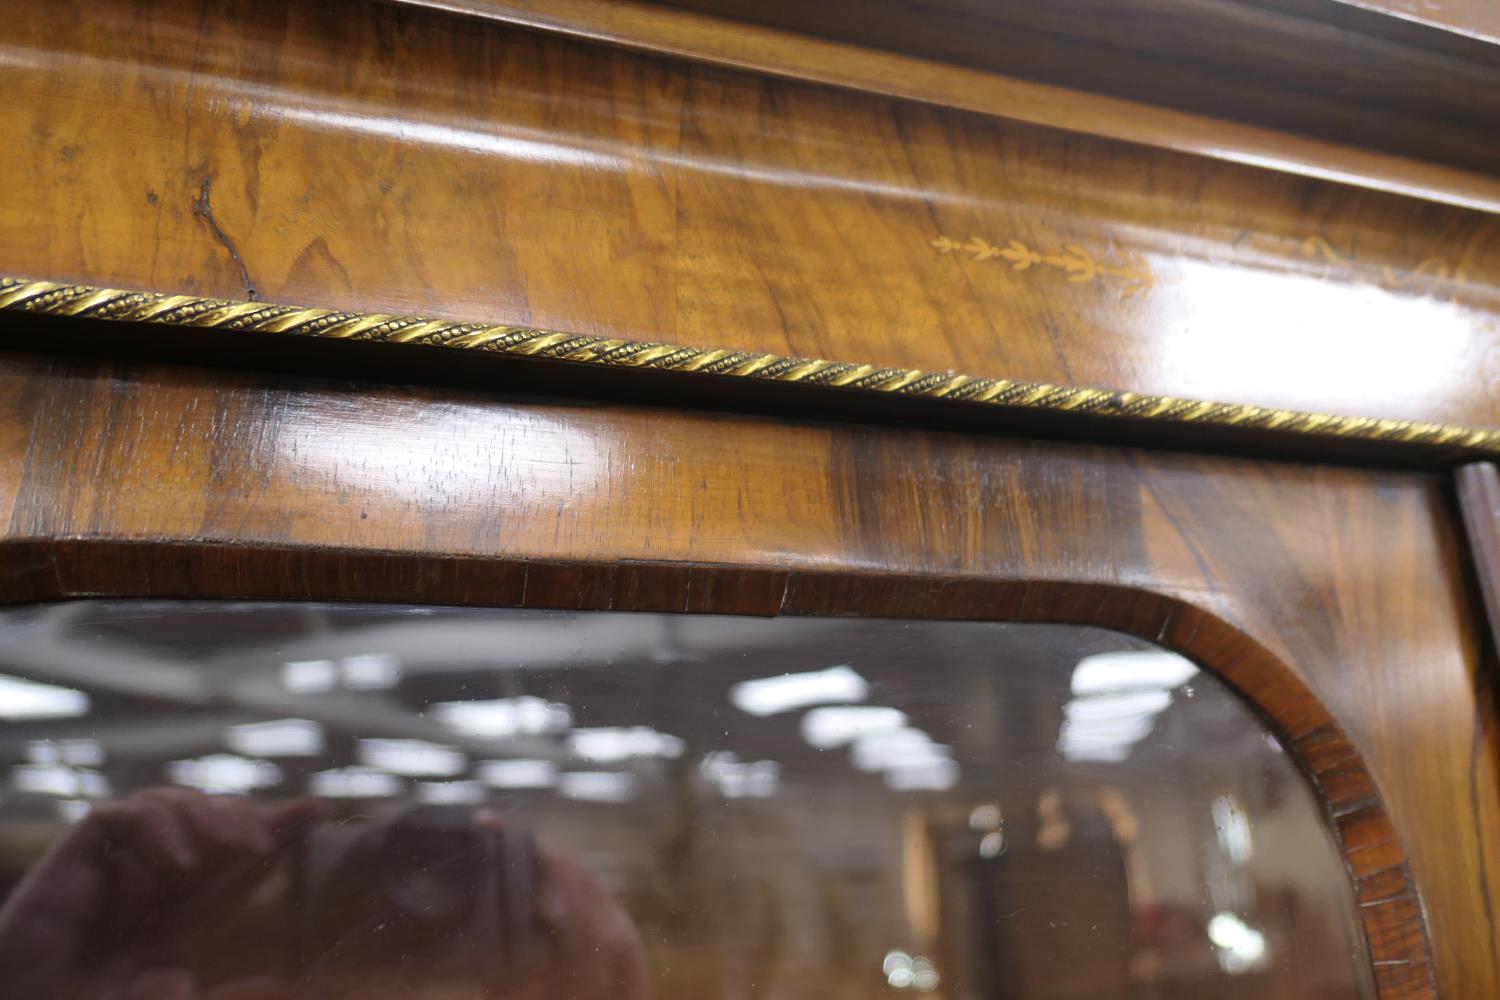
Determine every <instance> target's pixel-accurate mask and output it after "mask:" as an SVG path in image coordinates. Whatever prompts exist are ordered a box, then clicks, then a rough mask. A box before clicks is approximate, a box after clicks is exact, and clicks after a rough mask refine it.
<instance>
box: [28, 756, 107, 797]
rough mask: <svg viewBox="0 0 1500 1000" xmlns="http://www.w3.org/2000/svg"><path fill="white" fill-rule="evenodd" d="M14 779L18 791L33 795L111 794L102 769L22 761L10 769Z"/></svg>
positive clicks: (86, 795) (105, 795)
mask: <svg viewBox="0 0 1500 1000" xmlns="http://www.w3.org/2000/svg"><path fill="white" fill-rule="evenodd" d="M10 780H11V785H12V786H13V787H14V788H15V790H16V791H18V792H23V793H26V794H30V795H50V796H54V797H56V798H65V799H78V798H86V799H105V798H108V797H109V795H110V787H109V779H108V778H106V777H105V776H104V775H102V774H100V773H99V772H98V771H88V770H82V769H75V768H71V767H66V766H63V765H61V764H18V765H16V766H15V767H13V768H11V769H10Z"/></svg>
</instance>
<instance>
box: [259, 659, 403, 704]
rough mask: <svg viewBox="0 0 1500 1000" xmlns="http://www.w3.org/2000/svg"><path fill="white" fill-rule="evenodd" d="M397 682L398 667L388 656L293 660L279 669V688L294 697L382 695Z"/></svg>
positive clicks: (398, 676)
mask: <svg viewBox="0 0 1500 1000" xmlns="http://www.w3.org/2000/svg"><path fill="white" fill-rule="evenodd" d="M400 682H401V664H400V662H399V661H398V660H397V659H396V658H395V657H394V656H391V655H390V654H389V653H357V654H355V655H354V656H346V657H344V658H343V659H341V660H293V661H292V662H289V663H283V664H282V665H281V686H282V687H284V688H286V689H287V690H288V691H291V692H292V693H294V694H326V693H328V692H329V691H336V690H338V689H340V688H343V689H344V690H346V691H386V690H389V689H390V688H393V687H395V686H396V685H397V684H399V683H400Z"/></svg>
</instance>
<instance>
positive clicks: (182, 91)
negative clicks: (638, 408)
mask: <svg viewBox="0 0 1500 1000" xmlns="http://www.w3.org/2000/svg"><path fill="white" fill-rule="evenodd" d="M18 3H19V6H17V7H16V10H15V11H14V13H13V15H12V16H11V17H8V18H6V19H3V20H0V88H3V91H4V93H5V94H6V96H7V114H6V115H5V116H4V119H3V126H0V139H3V140H4V143H5V147H6V149H7V150H8V154H7V156H6V157H4V158H3V159H0V181H3V184H4V189H5V190H6V191H7V192H10V196H9V197H8V198H7V200H6V201H5V203H4V209H3V211H0V272H6V273H12V274H23V275H29V276H33V277H42V278H54V279H64V280H77V281H83V282H87V283H92V284H101V285H106V286H113V287H127V288H148V289H155V290H164V291H172V292H198V293H204V294H209V295H217V296H223V297H229V298H244V297H247V296H253V297H259V298H264V299H268V300H272V301H284V302H293V303H308V304H313V305H319V306H327V307H333V308H349V309H355V310H361V311H388V312H396V313H406V314H412V313H415V314H426V315H434V316H438V317H452V318H456V319H465V320H477V321H489V322H497V323H511V324H528V325H535V326H540V327H544V328H548V329H557V330H566V331H571V332H577V333H580V334H600V335H609V336H619V337H623V338H627V339H632V340H664V341H669V342H676V343H685V344H689V345H695V346H715V347H730V348H739V349H746V350H761V351H769V352H773V353H778V354H790V355H798V356H811V357H825V358H831V359H834V360H840V361H852V362H858V363H871V364H877V365H889V366H896V367H903V368H906V367H909V368H921V369H926V370H937V371H944V370H949V369H953V370H958V371H962V372H965V373H970V374H973V375H976V376H981V377H983V376H1001V377H1009V378H1019V379H1026V380H1031V381H1041V382H1049V383H1054V384H1064V385H1079V386H1092V387H1099V388H1104V389H1120V390H1131V391H1137V392H1145V393H1152V394H1161V395H1179V396H1187V397H1189V398H1199V399H1216V400H1223V401H1226V402H1232V403H1241V402H1242V403H1252V404H1258V405H1266V406H1274V407H1284V408H1291V409H1308V410H1313V411H1317V412H1335V413H1349V414H1354V415H1358V416H1379V417H1393V418H1408V419H1423V420H1434V421H1439V422H1446V423H1456V424H1464V425H1476V426H1490V427H1494V426H1500V388H1497V386H1500V323H1497V320H1496V312H1495V306H1496V296H1495V291H1494V282H1495V280H1496V276H1497V275H1500V247H1497V240H1496V226H1497V223H1496V220H1495V217H1494V216H1491V215H1488V214H1484V213H1479V212H1474V211H1467V210H1463V209H1459V208H1454V207H1450V206H1444V205H1437V204H1432V203H1427V202H1423V201H1420V200H1416V199H1409V198H1401V197H1395V196H1391V195H1387V194H1382V193H1378V192H1372V191H1367V190H1360V189H1355V188H1351V187H1347V186H1341V185H1338V184H1333V183H1329V182H1324V181H1314V180H1309V179H1306V178H1300V177H1295V176H1291V175H1287V174H1284V173H1279V172H1276V171H1272V170H1260V169H1253V168H1250V167H1243V166H1234V165H1226V164H1224V163H1221V162H1216V161H1210V160H1204V159H1201V158H1196V157H1191V156H1186V155H1182V154H1178V153H1172V152H1168V151H1162V150H1151V149H1145V148H1141V147H1136V146H1129V145H1124V144H1120V143H1114V142H1109V141H1105V140H1102V139H1098V138H1091V137H1085V136H1078V135H1071V134H1068V133H1063V132H1058V131H1052V130H1049V129H1045V128H1039V127H1035V126H1030V125H1024V124H1018V123H1011V122H1005V121H1001V120H998V119H993V118H987V117H984V116H979V115H973V114H965V113H961V112H957V111H953V110H948V109H942V108H936V107H932V106H927V105H921V104H916V103H908V102H902V101H897V100H891V99H887V98H881V97H876V96H872V95H867V94H857V93H852V92H841V91H835V90H831V89H826V88H822V87H817V86H811V85H807V84H798V83H788V82H781V81H775V80H770V79H767V78H764V77H756V76H753V75H750V74H746V73H738V72H732V71H728V70H724V69H717V68H711V67H705V66H701V65H692V64H685V63H677V62H672V61H669V60H665V59H661V58H654V57H648V56H645V55H641V54H638V53H633V52H627V51H623V50H619V49H614V50H611V49H607V48H603V47H590V46H587V45H583V44H580V43H577V42H574V41H567V40H562V39H558V38H549V37H546V36H542V35H537V34H531V33H527V32H524V31H520V30H518V29H515V28H511V27H506V26H503V25H496V24H488V25H487V24H482V23H479V22H477V21H475V20H472V19H464V18H458V17H453V16H449V15H444V14H440V13H436V12H432V11H425V10H412V9H401V8H392V7H387V6H380V5H370V4H364V3H347V2H345V3H340V2H334V3H323V4H311V3H306V4H304V3H286V2H263V3H256V4H231V5H227V6H226V5H220V4H208V3H200V2H193V0H160V2H150V3H148V2H146V0H139V2H134V0H102V2H99V3H93V4H89V5H87V7H86V10H87V14H86V16H85V13H84V11H85V7H84V6H82V5H79V4H76V3H55V2H45V3H44V2H41V0H18Z"/></svg>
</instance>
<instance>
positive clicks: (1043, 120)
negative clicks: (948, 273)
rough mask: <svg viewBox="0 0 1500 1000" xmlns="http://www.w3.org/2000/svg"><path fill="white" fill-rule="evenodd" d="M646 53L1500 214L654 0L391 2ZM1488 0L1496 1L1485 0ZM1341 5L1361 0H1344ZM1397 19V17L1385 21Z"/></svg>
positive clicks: (1468, 185) (902, 58)
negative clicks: (665, 4)
mask: <svg viewBox="0 0 1500 1000" xmlns="http://www.w3.org/2000/svg"><path fill="white" fill-rule="evenodd" d="M387 2H391V3H399V4H405V5H410V6H416V7H425V8H429V9H436V10H444V11H452V12H457V13H463V14H468V15H471V16H474V17H480V18H485V19H490V20H498V21H504V22H506V23H507V24H517V25H523V26H527V27H531V28H536V29H539V30H543V31H547V32H550V33H557V34H562V35H567V36H570V37H575V38H584V39H588V40H591V41H598V42H604V43H607V44H610V45H616V46H623V47H625V48H629V49H634V50H637V51H642V52H651V53H656V54H659V55H665V56H669V57H676V58H684V59H689V60H692V61H694V62H706V63H710V64H713V65H719V66H729V67H734V68H736V69H743V70H749V71H751V72H754V73H759V74H762V75H768V76H773V77H782V78H787V79H793V80H805V81H811V82H814V83H823V84H829V85H831V86H835V87H841V88H845V89H850V90H857V91H862V92H865V93H871V94H882V95H885V96H889V97H898V98H902V99H906V100H914V101H922V102H924V103H928V104H937V105H941V106H943V107H949V108H961V109H963V110H966V111H977V112H980V113H982V114H986V115H997V116H1000V117H1003V118H1009V119H1012V120H1014V121H1020V122H1029V123H1031V124H1035V125H1045V126H1048V127H1052V128H1061V129H1067V130H1069V131H1073V132H1082V133H1084V134H1086V135H1095V136H1103V137H1106V138H1111V139H1118V140H1121V141H1124V142H1130V143H1136V144H1142V145H1147V146H1153V147H1157V148H1161V149H1173V150H1178V151H1181V152H1188V153H1192V154H1193V155H1195V156H1201V157H1207V158H1211V159H1216V160H1225V161H1228V162H1231V163H1242V164H1248V165H1251V166H1257V167H1263V168H1270V169H1276V170H1280V171H1284V172H1290V173H1295V174H1300V175H1303V176H1307V177H1318V178H1324V179H1333V180H1336V181H1337V182H1338V183H1341V184H1353V185H1356V186H1360V187H1368V188H1373V189H1374V190H1377V191H1392V192H1396V193H1401V194H1406V195H1409V196H1411V197H1416V198H1422V199H1425V200H1428V201H1439V202H1443V203H1445V204H1453V205H1461V206H1466V207H1470V208H1478V209H1480V210H1481V211H1489V212H1493V211H1496V210H1497V208H1500V179H1496V178H1495V177H1493V176H1491V175H1489V174H1485V173H1482V172H1477V171H1473V170H1466V169H1461V168H1457V167H1452V166H1446V165H1443V164H1440V163H1437V162H1434V161H1432V160H1420V159H1413V158H1410V157H1406V156H1397V155H1393V154H1390V153H1383V152H1380V151H1379V150H1376V149H1371V148H1366V147H1358V146H1350V145H1347V144H1344V143H1338V142H1333V141H1330V140H1329V139H1328V138H1327V137H1325V136H1321V135H1310V134H1299V133H1294V132H1287V131H1284V130H1278V129H1273V128H1268V127H1264V126H1260V125H1254V124H1250V123H1247V122H1240V121H1235V120H1233V119H1229V118H1224V117H1219V116H1214V115H1205V114H1194V113H1192V112H1188V111H1183V110H1181V109H1179V108H1171V107H1165V106H1162V105H1155V104H1148V103H1145V102H1142V101H1132V100H1128V99H1126V98H1123V97H1117V96H1113V95H1111V94H1104V93H1100V92H1097V91H1085V90H1081V89H1078V88H1076V87H1066V86H1062V85H1059V84H1053V83H1045V82H1042V81H1040V80H1031V79H1024V78H1022V77H1018V76H1011V75H1008V74H1002V73H997V72H995V71H994V70H988V69H980V68H976V67H973V66H964V65H959V64H957V63H952V62H944V61H941V60H936V59H926V58H922V57H919V56H912V55H907V54H905V53H902V52H897V51H894V50H891V49H873V48H870V47H868V46H861V45H856V44H854V43H852V42H846V41H841V40H839V39H838V38H836V37H823V36H819V35H812V34H806V33H804V32H799V31H791V30H785V29H781V28H777V27H774V26H771V25H767V24H761V23H756V22H753V21H744V20H739V19H735V18H728V17H724V16H720V15H715V14H708V13H704V12H700V11H696V10H691V9H687V8H682V7H668V6H663V5H661V4H659V3H652V2H650V0H387ZM1480 2H1484V0H1480ZM1340 5H1341V6H1350V5H1347V4H1340ZM1384 20H1385V21H1395V20H1396V19H1394V18H1385V19H1384Z"/></svg>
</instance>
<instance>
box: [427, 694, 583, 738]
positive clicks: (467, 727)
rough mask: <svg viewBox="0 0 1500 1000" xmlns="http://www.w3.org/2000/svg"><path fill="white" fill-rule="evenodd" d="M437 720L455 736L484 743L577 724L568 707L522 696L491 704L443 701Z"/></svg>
mask: <svg viewBox="0 0 1500 1000" xmlns="http://www.w3.org/2000/svg"><path fill="white" fill-rule="evenodd" d="M432 713H433V715H434V716H436V718H437V720H438V721H439V722H441V723H442V724H443V725H445V726H447V727H448V728H449V729H452V730H454V731H455V732H459V733H463V734H465V735H467V736H477V737H480V738H482V739H505V738H506V737H510V736H523V735H534V734H538V733H556V732H562V731H563V730H565V729H567V728H568V727H569V726H571V725H572V724H573V711H572V709H570V708H568V706H567V705H562V704H558V703H555V702H548V701H545V700H543V699H541V698H533V697H531V696H529V695H522V696H521V697H519V698H495V699H493V700H490V701H440V702H438V703H436V704H434V705H433V706H432Z"/></svg>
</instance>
